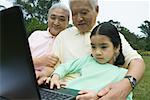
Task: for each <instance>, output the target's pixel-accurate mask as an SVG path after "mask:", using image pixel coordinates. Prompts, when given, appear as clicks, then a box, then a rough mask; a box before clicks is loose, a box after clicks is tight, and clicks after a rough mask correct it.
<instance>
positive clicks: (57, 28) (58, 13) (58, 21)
mask: <svg viewBox="0 0 150 100" xmlns="http://www.w3.org/2000/svg"><path fill="white" fill-rule="evenodd" d="M68 15H69V14H68V13H67V12H66V11H65V10H63V9H61V8H55V9H53V10H51V12H50V15H49V16H48V27H49V31H50V33H51V34H52V35H54V36H56V35H58V34H59V33H60V32H61V31H62V30H64V29H65V28H66V27H67V26H68V22H69V19H68Z"/></svg>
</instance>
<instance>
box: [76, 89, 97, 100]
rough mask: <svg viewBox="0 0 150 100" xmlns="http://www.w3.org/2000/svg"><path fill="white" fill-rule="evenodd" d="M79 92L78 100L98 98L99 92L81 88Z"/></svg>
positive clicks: (95, 99) (94, 99)
mask: <svg viewBox="0 0 150 100" xmlns="http://www.w3.org/2000/svg"><path fill="white" fill-rule="evenodd" d="M78 94H79V95H78V96H77V97H76V100H98V97H97V93H96V92H94V91H87V90H81V91H80V92H78Z"/></svg>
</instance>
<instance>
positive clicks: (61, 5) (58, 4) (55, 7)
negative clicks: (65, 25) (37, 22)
mask: <svg viewBox="0 0 150 100" xmlns="http://www.w3.org/2000/svg"><path fill="white" fill-rule="evenodd" d="M57 8H60V9H62V10H64V11H66V12H67V13H68V18H69V16H70V11H69V8H68V7H67V6H66V5H65V4H63V3H61V2H58V3H54V4H53V5H52V7H51V8H50V9H49V11H48V17H49V16H50V15H51V11H52V10H54V9H57Z"/></svg>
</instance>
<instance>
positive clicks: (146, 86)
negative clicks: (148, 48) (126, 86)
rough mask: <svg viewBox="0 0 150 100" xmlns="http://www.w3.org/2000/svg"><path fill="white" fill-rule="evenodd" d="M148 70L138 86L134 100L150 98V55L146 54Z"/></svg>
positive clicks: (149, 99)
mask: <svg viewBox="0 0 150 100" xmlns="http://www.w3.org/2000/svg"><path fill="white" fill-rule="evenodd" d="M143 58H144V62H145V64H146V70H145V73H144V77H143V79H142V80H141V81H140V83H139V84H138V85H137V86H136V88H135V90H134V91H133V92H134V100H150V56H144V57H143Z"/></svg>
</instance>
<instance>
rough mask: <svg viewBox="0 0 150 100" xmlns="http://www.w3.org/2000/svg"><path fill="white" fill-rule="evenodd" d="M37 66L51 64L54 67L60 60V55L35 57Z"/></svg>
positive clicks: (34, 60)
mask: <svg viewBox="0 0 150 100" xmlns="http://www.w3.org/2000/svg"><path fill="white" fill-rule="evenodd" d="M33 62H34V65H35V66H49V67H54V66H55V65H56V64H57V62H58V57H56V56H54V55H44V56H41V57H39V58H33Z"/></svg>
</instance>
